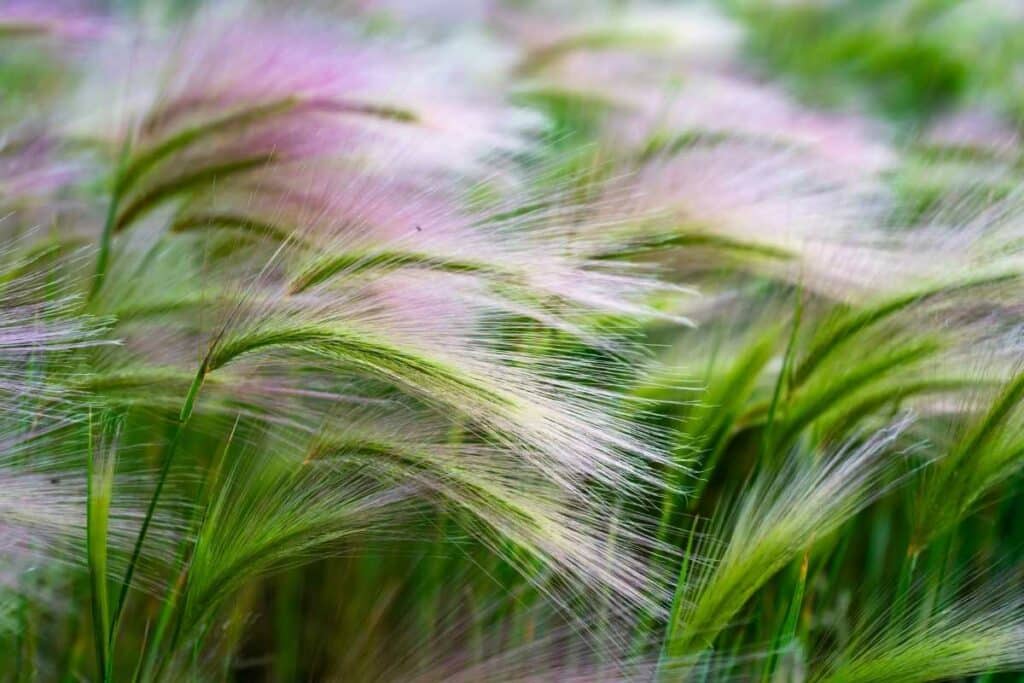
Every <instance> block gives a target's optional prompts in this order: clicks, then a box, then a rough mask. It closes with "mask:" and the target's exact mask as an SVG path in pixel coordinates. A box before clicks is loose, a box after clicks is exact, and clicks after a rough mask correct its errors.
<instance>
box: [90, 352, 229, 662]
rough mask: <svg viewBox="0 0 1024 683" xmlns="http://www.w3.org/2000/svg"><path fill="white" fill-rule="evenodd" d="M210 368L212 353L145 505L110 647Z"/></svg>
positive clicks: (202, 367) (194, 383) (181, 415)
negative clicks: (176, 456)
mask: <svg viewBox="0 0 1024 683" xmlns="http://www.w3.org/2000/svg"><path fill="white" fill-rule="evenodd" d="M208 369H209V356H207V358H204V359H203V362H202V363H201V364H200V365H199V369H198V370H197V371H196V376H195V378H194V379H193V380H192V385H191V386H190V387H189V389H188V393H187V394H186V395H185V401H184V403H183V404H182V406H181V412H180V413H179V414H178V422H177V424H176V425H175V428H174V434H173V436H172V437H171V441H170V443H169V444H168V446H167V453H166V455H165V456H164V462H163V465H162V466H161V468H160V474H159V476H158V478H157V481H156V488H155V489H154V490H153V496H152V497H151V498H150V499H149V507H147V508H146V516H145V517H144V518H143V520H142V527H141V528H140V529H139V535H138V538H136V539H135V547H134V548H133V550H132V556H131V560H130V561H129V562H128V568H127V570H125V575H124V579H123V580H122V581H121V594H120V596H119V597H118V601H117V606H116V607H115V608H114V615H113V621H112V626H111V629H110V645H111V648H112V647H113V644H114V640H115V639H116V637H117V630H118V626H119V625H120V621H121V614H122V612H123V610H124V605H125V602H126V601H127V600H128V591H129V589H130V588H131V584H132V578H133V577H134V576H135V568H136V566H137V565H138V563H139V556H140V555H141V554H142V546H143V544H144V543H145V541H146V534H147V533H148V532H149V525H150V523H151V522H152V520H153V514H154V513H155V512H156V506H157V503H158V502H159V501H160V494H161V492H162V491H163V488H164V483H165V482H166V481H167V475H168V473H169V472H170V470H171V463H172V462H173V461H174V455H175V453H176V452H177V450H178V444H179V443H180V442H181V438H182V435H183V434H184V431H185V427H186V426H187V425H188V421H189V418H191V417H192V409H193V407H194V406H195V401H196V397H197V396H198V395H199V389H200V388H201V387H202V386H203V381H204V380H205V379H206V374H207V372H208Z"/></svg>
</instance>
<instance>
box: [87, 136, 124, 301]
mask: <svg viewBox="0 0 1024 683" xmlns="http://www.w3.org/2000/svg"><path fill="white" fill-rule="evenodd" d="M129 140H130V138H129V137H125V140H124V144H123V145H122V146H121V155H120V158H119V159H118V162H117V172H116V174H115V176H114V188H113V190H112V191H111V194H110V204H109V205H108V206H107V217H106V220H105V221H104V222H103V233H102V234H101V235H100V249H99V253H98V254H97V255H96V272H95V273H94V275H93V278H92V286H91V287H90V288H89V297H88V299H87V301H92V300H93V299H95V298H96V295H97V294H99V292H100V289H101V288H102V287H103V281H104V280H105V279H106V277H107V267H108V264H109V263H110V245H111V242H112V241H113V237H114V226H115V224H116V223H117V212H118V210H119V209H120V207H121V198H122V197H123V196H124V178H125V175H124V171H123V169H124V165H125V161H127V159H128V151H129V149H130V148H131V143H130V142H129Z"/></svg>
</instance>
